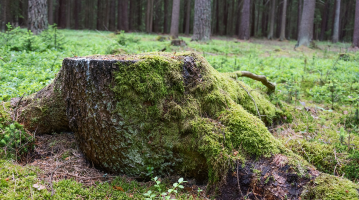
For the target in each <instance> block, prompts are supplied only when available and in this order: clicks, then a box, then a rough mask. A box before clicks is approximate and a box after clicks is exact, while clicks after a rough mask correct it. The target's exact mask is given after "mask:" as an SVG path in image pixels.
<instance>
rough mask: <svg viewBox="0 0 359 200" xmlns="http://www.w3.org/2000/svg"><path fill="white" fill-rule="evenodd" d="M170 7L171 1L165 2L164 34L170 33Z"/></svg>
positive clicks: (165, 0) (166, 0)
mask: <svg viewBox="0 0 359 200" xmlns="http://www.w3.org/2000/svg"><path fill="white" fill-rule="evenodd" d="M168 5H169V0H164V5H163V6H164V8H163V10H164V14H163V15H164V16H163V33H168V10H169V9H168Z"/></svg>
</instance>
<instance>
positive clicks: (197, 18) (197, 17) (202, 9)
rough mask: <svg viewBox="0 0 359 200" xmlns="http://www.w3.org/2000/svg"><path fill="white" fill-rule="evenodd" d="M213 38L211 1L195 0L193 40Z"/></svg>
mask: <svg viewBox="0 0 359 200" xmlns="http://www.w3.org/2000/svg"><path fill="white" fill-rule="evenodd" d="M210 38H211V1H210V0H195V4H194V23H193V36H192V40H200V41H207V40H209V39H210Z"/></svg>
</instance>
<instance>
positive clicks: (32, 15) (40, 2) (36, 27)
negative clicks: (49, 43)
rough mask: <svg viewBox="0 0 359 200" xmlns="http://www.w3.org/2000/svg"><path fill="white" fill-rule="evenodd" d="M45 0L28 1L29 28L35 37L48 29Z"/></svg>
mask: <svg viewBox="0 0 359 200" xmlns="http://www.w3.org/2000/svg"><path fill="white" fill-rule="evenodd" d="M47 17H48V16H47V0H29V26H28V29H29V30H31V31H32V32H33V33H34V34H35V35H37V34H39V33H41V32H42V31H43V30H44V29H47V27H48V21H47Z"/></svg>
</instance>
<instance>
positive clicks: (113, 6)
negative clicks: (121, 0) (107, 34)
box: [109, 0, 116, 31]
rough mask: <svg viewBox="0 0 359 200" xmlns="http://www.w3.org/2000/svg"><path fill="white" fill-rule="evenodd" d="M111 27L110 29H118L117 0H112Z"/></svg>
mask: <svg viewBox="0 0 359 200" xmlns="http://www.w3.org/2000/svg"><path fill="white" fill-rule="evenodd" d="M109 29H110V31H115V30H116V2H115V0H110V16H109Z"/></svg>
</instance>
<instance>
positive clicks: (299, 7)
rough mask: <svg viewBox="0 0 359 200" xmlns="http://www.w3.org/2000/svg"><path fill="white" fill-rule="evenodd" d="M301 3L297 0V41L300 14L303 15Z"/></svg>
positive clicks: (300, 0)
mask: <svg viewBox="0 0 359 200" xmlns="http://www.w3.org/2000/svg"><path fill="white" fill-rule="evenodd" d="M302 1H303V0H298V20H297V39H298V38H299V30H300V22H301V20H302V13H303V11H302V8H303V5H302Z"/></svg>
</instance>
